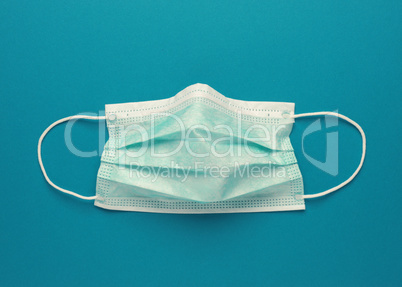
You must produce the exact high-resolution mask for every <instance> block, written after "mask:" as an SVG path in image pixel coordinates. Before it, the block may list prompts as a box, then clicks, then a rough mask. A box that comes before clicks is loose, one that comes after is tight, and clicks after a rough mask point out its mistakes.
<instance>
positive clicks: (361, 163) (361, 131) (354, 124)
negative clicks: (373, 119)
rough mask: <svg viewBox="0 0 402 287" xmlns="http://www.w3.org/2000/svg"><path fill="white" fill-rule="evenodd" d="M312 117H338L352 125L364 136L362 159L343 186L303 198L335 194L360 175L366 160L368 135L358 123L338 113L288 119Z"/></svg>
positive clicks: (315, 114)
mask: <svg viewBox="0 0 402 287" xmlns="http://www.w3.org/2000/svg"><path fill="white" fill-rule="evenodd" d="M312 116H335V117H338V118H341V119H343V120H345V121H347V122H348V123H350V124H352V125H353V126H354V127H355V128H357V130H358V131H359V132H360V134H361V136H362V157H361V159H360V164H359V166H358V167H357V169H356V170H355V172H354V173H353V174H352V175H351V176H350V177H349V178H348V179H347V180H345V181H344V182H342V183H341V184H339V185H337V186H335V187H333V188H330V189H328V190H326V191H323V192H320V193H316V194H305V195H303V198H315V197H320V196H324V195H326V194H328V193H331V192H334V191H336V190H338V189H340V188H342V187H344V186H345V185H347V184H348V183H349V182H351V181H352V180H353V179H354V178H355V176H356V175H357V174H358V173H359V171H360V169H361V168H362V166H363V162H364V158H365V157H366V135H365V134H364V131H363V129H362V128H361V126H360V125H359V124H358V123H356V122H355V121H353V120H351V119H350V118H348V117H346V116H344V115H341V114H338V113H333V112H317V113H306V114H298V115H287V117H291V118H301V117H312Z"/></svg>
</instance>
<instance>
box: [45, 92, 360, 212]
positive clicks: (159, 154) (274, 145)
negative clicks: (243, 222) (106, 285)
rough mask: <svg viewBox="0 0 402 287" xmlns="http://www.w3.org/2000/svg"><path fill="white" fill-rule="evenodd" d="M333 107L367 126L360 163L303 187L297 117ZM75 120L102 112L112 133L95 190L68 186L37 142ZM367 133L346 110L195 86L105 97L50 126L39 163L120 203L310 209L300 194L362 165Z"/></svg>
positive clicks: (155, 208)
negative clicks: (120, 100) (136, 97)
mask: <svg viewBox="0 0 402 287" xmlns="http://www.w3.org/2000/svg"><path fill="white" fill-rule="evenodd" d="M315 115H333V116H338V117H340V118H342V119H344V120H346V121H348V122H350V123H351V124H353V125H354V126H355V127H356V128H357V129H358V130H359V131H360V132H361V134H362V138H363V153H362V159H361V162H360V165H359V167H358V168H357V170H356V171H355V173H354V174H353V175H352V176H351V177H350V178H349V179H348V180H347V181H345V182H344V183H342V184H340V185H338V186H336V187H334V188H332V189H330V190H327V191H325V192H322V193H319V194H316V195H304V192H303V181H302V176H301V173H300V170H299V167H298V165H297V161H296V157H295V154H294V150H293V148H292V145H291V143H290V139H289V134H290V132H291V129H292V126H293V123H294V119H295V118H297V117H302V116H315ZM75 118H85V119H106V121H107V126H108V131H109V140H108V142H107V143H106V146H105V149H104V152H103V155H102V159H101V166H100V169H99V172H98V178H97V188H96V196H92V197H85V196H81V195H78V194H76V193H73V192H71V191H68V190H65V189H62V188H60V187H58V186H57V185H55V184H54V183H53V182H51V181H50V179H49V178H48V177H47V175H46V172H45V169H44V167H43V164H42V159H41V142H42V140H43V138H44V137H45V135H46V133H47V132H48V131H49V130H50V129H51V128H52V127H53V126H55V125H57V124H59V123H61V122H65V121H68V120H70V119H75ZM365 141H366V140H365V135H364V132H363V130H362V129H361V127H360V126H359V125H358V124H357V123H355V122H353V121H352V120H350V119H349V118H347V117H345V116H343V115H340V114H337V113H331V112H321V113H312V114H300V115H294V104H293V103H276V102H246V101H239V100H233V99H229V98H226V97H224V96H223V95H221V94H219V93H218V92H216V91H215V90H213V89H212V88H211V87H209V86H207V85H202V84H196V85H193V86H190V87H188V88H186V89H185V90H183V91H181V92H180V93H178V94H177V95H176V96H174V97H172V98H169V99H166V100H159V101H150V102H139V103H127V104H114V105H106V116H105V117H90V116H73V117H68V118H64V119H61V120H59V121H57V122H55V123H54V124H52V125H51V126H50V127H49V128H48V129H47V130H45V132H44V133H43V134H42V136H41V138H40V140H39V145H38V156H39V163H40V165H41V168H42V171H43V173H44V175H45V178H46V179H47V181H48V182H49V183H50V184H51V185H52V186H54V187H55V188H57V189H59V190H61V191H63V192H65V193H69V194H72V195H75V196H77V197H79V198H82V199H94V200H95V205H96V206H99V207H102V208H107V209H114V210H129V211H146V212H165V213H229V212H257V211H281V210H301V209H305V204H304V199H305V198H312V197H317V196H322V195H325V194H327V193H330V192H333V191H335V190H337V189H339V188H341V187H342V186H344V185H346V184H347V183H348V182H350V181H351V180H352V179H353V178H354V177H355V176H356V174H357V173H358V172H359V170H360V168H361V166H362V164H363V161H364V156H365Z"/></svg>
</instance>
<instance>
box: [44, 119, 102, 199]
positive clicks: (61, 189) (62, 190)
mask: <svg viewBox="0 0 402 287" xmlns="http://www.w3.org/2000/svg"><path fill="white" fill-rule="evenodd" d="M73 119H86V120H104V119H106V117H105V116H99V117H95V116H71V117H66V118H63V119H60V120H58V121H55V122H54V123H53V124H51V125H50V126H49V127H48V128H47V129H46V130H45V131H44V132H43V133H42V135H41V136H40V138H39V142H38V161H39V165H40V168H41V169H42V173H43V175H44V176H45V179H46V181H47V182H48V183H49V184H50V185H51V186H53V187H54V188H56V189H58V190H60V191H61V192H64V193H68V194H71V195H73V196H75V197H78V198H81V199H85V200H94V199H96V195H95V196H83V195H80V194H78V193H75V192H72V191H69V190H66V189H64V188H61V187H59V186H57V185H56V184H54V183H53V182H52V181H51V180H50V179H49V177H48V176H47V174H46V170H45V168H44V167H43V163H42V141H43V139H44V138H45V136H46V134H47V133H48V132H49V131H50V130H51V129H52V128H53V127H55V126H57V125H58V124H61V123H64V122H67V121H69V120H73Z"/></svg>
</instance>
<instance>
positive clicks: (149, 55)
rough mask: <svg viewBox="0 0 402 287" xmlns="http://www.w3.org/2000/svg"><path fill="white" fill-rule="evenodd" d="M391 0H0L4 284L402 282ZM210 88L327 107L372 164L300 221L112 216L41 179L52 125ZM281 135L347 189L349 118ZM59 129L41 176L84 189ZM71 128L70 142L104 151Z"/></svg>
mask: <svg viewBox="0 0 402 287" xmlns="http://www.w3.org/2000/svg"><path fill="white" fill-rule="evenodd" d="M401 15H402V2H400V1H348V2H343V3H332V4H329V3H322V1H293V2H289V1H288V2H286V1H193V2H192V3H189V2H179V1H40V2H39V1H1V3H0V108H1V119H2V123H1V125H0V129H1V139H2V141H1V142H2V146H1V148H2V158H1V161H0V165H1V169H0V170H1V189H0V190H1V202H2V207H1V209H0V230H1V232H0V286H252V285H253V286H268V285H276V286H398V285H399V286H400V284H401V280H402V272H401V269H402V265H401V256H402V248H401V235H402V228H401V220H400V218H401V216H402V211H401V207H400V204H401V200H402V193H401V185H402V182H401V168H400V165H401V160H402V158H401V155H400V152H401V148H400V141H401V135H400V130H401V120H400V112H401V108H400V97H401V95H402V17H401ZM197 82H201V83H206V84H208V85H210V86H211V87H213V88H214V89H216V90H217V91H219V92H221V93H222V94H224V95H225V96H227V97H231V98H235V99H242V100H256V101H289V102H295V103H296V112H297V113H302V112H313V111H323V110H327V111H334V110H338V111H339V112H340V113H342V114H345V115H347V116H349V117H351V118H352V119H354V120H356V121H357V122H358V123H360V124H361V125H362V127H363V128H364V130H365V131H366V134H367V141H368V144H367V148H368V149H367V158H366V163H365V165H364V167H363V169H362V171H361V173H360V174H359V175H358V177H357V178H356V179H355V181H353V182H352V183H351V184H350V185H348V186H347V187H345V188H343V189H342V190H340V191H338V192H336V193H334V194H332V195H329V196H326V197H324V198H320V199H316V200H308V201H307V202H306V207H307V210H306V211H300V212H276V213H253V214H223V215H219V214H217V215H169V214H149V213H135V212H113V211H107V210H102V209H100V208H96V207H94V206H93V204H92V203H91V202H84V201H80V200H78V199H75V198H72V197H70V196H67V195H64V194H61V193H60V192H58V191H56V190H55V189H53V188H52V187H50V186H49V185H48V184H47V183H46V181H45V180H44V178H43V176H42V174H41V172H40V169H39V165H38V163H37V158H36V148H37V141H38V138H39V136H40V134H41V133H42V131H43V130H44V129H45V128H46V127H47V126H48V125H49V124H51V123H52V122H53V121H55V120H57V119H59V118H62V117H65V116H69V115H74V114H77V113H82V112H87V113H98V112H99V111H103V109H104V104H110V103H119V102H132V101H144V100H155V99H162V98H166V97H170V96H173V95H174V94H176V93H177V92H179V91H180V90H182V89H183V88H185V87H186V86H188V85H191V84H194V83H197ZM315 120H316V119H300V120H298V121H297V122H296V124H295V126H294V130H293V133H292V135H291V139H292V142H293V145H294V147H295V149H296V156H297V157H298V160H299V164H300V168H301V171H302V174H303V176H304V183H305V192H306V193H315V192H320V191H323V190H325V189H327V188H330V187H332V186H334V185H336V184H338V183H340V182H341V181H343V180H345V179H346V178H347V177H348V176H349V175H350V174H351V173H352V172H353V171H354V169H355V167H356V166H357V164H358V162H359V158H360V153H361V142H360V137H359V134H358V132H357V131H356V130H355V129H354V128H353V127H351V126H349V125H347V124H346V123H344V122H340V123H339V126H335V127H330V128H328V129H327V128H325V125H323V129H322V130H321V131H318V132H316V133H314V134H311V135H309V136H308V137H306V138H304V141H303V142H304V149H305V152H306V153H308V154H309V155H310V156H312V157H314V158H317V159H320V160H321V161H324V160H325V153H326V148H325V147H326V135H327V134H328V133H329V132H338V134H339V173H338V175H337V176H332V175H329V174H328V173H325V172H323V171H322V170H320V169H318V168H317V167H316V166H314V165H313V164H312V163H311V162H310V161H309V160H308V159H307V158H306V157H305V154H304V153H303V151H302V139H303V138H302V134H303V131H304V130H305V129H306V128H307V127H308V126H309V125H310V124H311V123H312V122H314V121H315ZM64 129H65V126H58V127H57V128H55V129H54V130H53V131H52V132H51V133H50V134H49V135H48V137H47V138H46V139H45V142H44V145H43V149H44V152H43V157H44V164H45V166H46V168H47V170H48V174H49V177H50V178H51V179H53V180H54V181H55V182H56V183H57V184H59V185H60V186H62V187H65V188H67V189H70V190H73V191H77V192H79V193H81V194H85V195H93V194H94V193H95V190H94V189H95V181H96V173H97V168H98V167H99V159H100V158H99V156H95V157H90V158H80V157H76V156H74V155H73V154H71V153H70V152H69V151H68V149H67V148H66V145H65V143H64ZM98 138H99V132H98V125H97V123H95V122H88V121H81V122H77V123H76V124H75V125H74V128H73V134H72V140H73V143H74V145H75V146H76V147H77V148H79V149H81V150H85V151H91V150H96V151H97V152H98V154H99V153H100V152H101V149H102V147H101V148H99V143H98V142H99V139H98Z"/></svg>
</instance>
